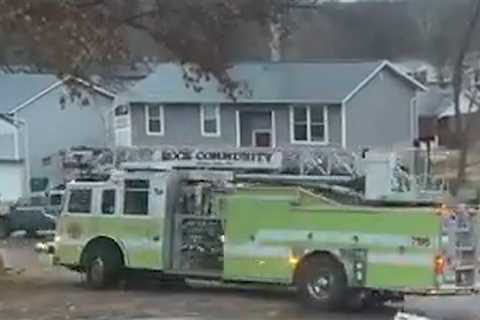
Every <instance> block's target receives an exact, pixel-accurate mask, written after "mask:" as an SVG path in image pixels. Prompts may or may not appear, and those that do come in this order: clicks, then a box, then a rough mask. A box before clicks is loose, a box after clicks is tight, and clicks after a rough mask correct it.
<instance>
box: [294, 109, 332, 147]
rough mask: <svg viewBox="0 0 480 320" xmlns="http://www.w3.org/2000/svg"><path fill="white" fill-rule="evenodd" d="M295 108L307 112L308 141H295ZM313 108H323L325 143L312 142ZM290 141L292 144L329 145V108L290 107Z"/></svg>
mask: <svg viewBox="0 0 480 320" xmlns="http://www.w3.org/2000/svg"><path fill="white" fill-rule="evenodd" d="M295 108H305V109H306V110H307V140H306V141H302V140H295V113H294V111H295ZM312 108H323V121H324V123H323V127H324V136H325V139H324V141H312V117H311V110H312ZM290 141H291V143H292V144H308V145H328V144H329V143H330V136H329V126H328V106H312V105H300V104H299V105H291V106H290Z"/></svg>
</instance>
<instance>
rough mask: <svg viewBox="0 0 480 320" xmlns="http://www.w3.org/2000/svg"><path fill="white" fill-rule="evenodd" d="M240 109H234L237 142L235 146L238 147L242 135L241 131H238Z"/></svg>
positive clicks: (240, 143)
mask: <svg viewBox="0 0 480 320" xmlns="http://www.w3.org/2000/svg"><path fill="white" fill-rule="evenodd" d="M240 130H241V129H240V111H239V110H235V131H236V134H237V136H236V139H237V141H236V144H237V148H240V146H241V145H242V136H241V132H240Z"/></svg>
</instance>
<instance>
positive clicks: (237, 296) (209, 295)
mask: <svg viewBox="0 0 480 320" xmlns="http://www.w3.org/2000/svg"><path fill="white" fill-rule="evenodd" d="M0 248H3V249H4V250H5V251H6V252H7V260H9V261H8V262H10V264H13V266H14V267H15V268H16V272H14V273H13V274H10V275H9V276H7V277H0V319H2V320H19V319H23V320H28V319H31V320H57V319H58V320H60V319H62V320H71V319H79V320H83V319H85V320H87V319H88V320H109V319H112V320H118V319H120V320H122V319H125V320H136V319H142V320H150V319H152V320H154V319H155V320H157V319H159V320H170V319H171V320H174V319H175V320H203V319H208V320H211V319H212V320H215V319H219V320H220V319H274V320H283V319H307V320H309V319H312V320H313V319H315V320H322V319H325V320H350V319H352V320H353V319H355V320H386V319H388V320H392V319H393V317H394V314H395V313H396V312H397V310H398V308H400V307H405V308H406V309H407V310H416V311H418V312H424V313H425V314H426V315H428V316H430V317H431V318H433V319H446V320H450V319H451V320H480V297H455V298H411V299H408V300H407V302H406V303H405V305H402V306H390V307H385V308H381V309H375V310H371V311H368V312H366V313H362V314H356V313H333V314H332V313H311V312H307V311H305V310H304V309H303V308H302V307H301V306H300V305H299V304H298V303H297V301H296V299H295V296H294V294H293V293H289V292H285V291H270V290H260V291H257V290H246V289H232V288H218V287H217V288H216V287H195V288H188V287H180V286H176V287H175V286H171V285H170V286H162V285H159V284H154V283H149V284H141V285H138V286H136V288H128V289H117V290H111V291H100V292H98V291H90V290H87V289H86V288H85V287H84V286H83V285H82V282H81V280H82V279H81V277H80V276H79V275H77V274H74V273H70V272H68V271H65V270H63V269H61V268H60V269H58V268H52V267H48V266H44V265H42V264H40V263H39V262H38V259H37V256H36V255H35V254H34V252H33V242H32V241H26V240H22V239H14V240H9V241H4V242H0Z"/></svg>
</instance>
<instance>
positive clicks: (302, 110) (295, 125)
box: [290, 106, 328, 144]
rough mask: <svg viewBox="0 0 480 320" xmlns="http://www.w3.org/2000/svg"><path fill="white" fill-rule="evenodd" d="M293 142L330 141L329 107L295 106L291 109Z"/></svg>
mask: <svg viewBox="0 0 480 320" xmlns="http://www.w3.org/2000/svg"><path fill="white" fill-rule="evenodd" d="M290 122H291V130H292V143H312V144H315V143H318V144H324V143H328V109H327V107H321V106H294V107H291V109H290Z"/></svg>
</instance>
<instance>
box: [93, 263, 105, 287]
mask: <svg viewBox="0 0 480 320" xmlns="http://www.w3.org/2000/svg"><path fill="white" fill-rule="evenodd" d="M104 271H105V266H104V263H103V260H102V259H101V258H96V259H95V260H93V262H92V267H91V274H92V280H93V282H94V283H102V282H103V275H104Z"/></svg>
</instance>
